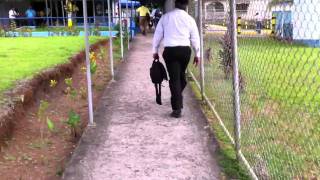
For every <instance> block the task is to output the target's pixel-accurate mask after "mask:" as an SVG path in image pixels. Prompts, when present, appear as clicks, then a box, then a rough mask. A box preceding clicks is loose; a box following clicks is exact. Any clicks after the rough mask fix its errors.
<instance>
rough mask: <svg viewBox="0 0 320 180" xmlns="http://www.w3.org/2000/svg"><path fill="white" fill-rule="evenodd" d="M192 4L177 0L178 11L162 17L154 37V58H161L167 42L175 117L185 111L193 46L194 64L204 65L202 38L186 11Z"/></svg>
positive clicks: (166, 49) (164, 53)
mask: <svg viewBox="0 0 320 180" xmlns="http://www.w3.org/2000/svg"><path fill="white" fill-rule="evenodd" d="M188 3H189V1H188V0H176V1H175V9H174V10H172V11H170V12H168V13H166V14H164V15H163V16H162V17H161V18H160V21H159V23H158V25H157V28H156V31H155V34H154V37H153V58H154V59H159V55H158V51H159V47H160V42H161V41H162V40H163V45H164V52H163V58H164V61H165V63H166V66H167V70H168V73H169V77H170V80H169V87H170V91H171V106H172V110H173V111H172V113H171V116H172V117H175V118H179V117H181V110H182V108H183V97H182V92H183V90H184V88H185V87H186V85H187V81H186V74H185V73H186V69H187V66H188V63H189V60H190V56H191V48H190V45H192V46H193V49H194V53H195V57H194V61H193V63H194V64H195V66H197V65H198V64H199V62H200V35H199V31H198V27H197V24H196V22H195V20H194V19H193V18H192V17H191V16H190V15H189V14H188V13H187V12H186V8H187V6H188Z"/></svg>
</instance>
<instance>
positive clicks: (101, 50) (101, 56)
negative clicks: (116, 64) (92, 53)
mask: <svg viewBox="0 0 320 180" xmlns="http://www.w3.org/2000/svg"><path fill="white" fill-rule="evenodd" d="M105 57H106V49H105V48H103V47H102V48H100V52H99V59H100V60H101V61H104V60H105V59H104V58H105Z"/></svg>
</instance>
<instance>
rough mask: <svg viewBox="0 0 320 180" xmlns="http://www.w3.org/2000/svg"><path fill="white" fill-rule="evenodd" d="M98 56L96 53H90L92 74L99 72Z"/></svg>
mask: <svg viewBox="0 0 320 180" xmlns="http://www.w3.org/2000/svg"><path fill="white" fill-rule="evenodd" d="M97 68H98V65H97V56H96V53H95V52H91V53H90V72H91V74H95V73H96V71H97Z"/></svg>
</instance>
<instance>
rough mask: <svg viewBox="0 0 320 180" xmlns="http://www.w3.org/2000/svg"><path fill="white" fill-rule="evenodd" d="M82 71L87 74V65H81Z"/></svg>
mask: <svg viewBox="0 0 320 180" xmlns="http://www.w3.org/2000/svg"><path fill="white" fill-rule="evenodd" d="M81 72H82V73H83V74H86V73H87V68H86V67H85V66H82V67H81Z"/></svg>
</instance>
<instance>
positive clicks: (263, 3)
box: [242, 0, 272, 20]
mask: <svg viewBox="0 0 320 180" xmlns="http://www.w3.org/2000/svg"><path fill="white" fill-rule="evenodd" d="M270 2H271V0H252V1H250V4H249V7H248V12H247V13H246V15H243V16H242V18H243V19H246V20H254V19H256V18H257V17H256V16H255V15H256V13H259V18H260V19H270V18H271V17H272V12H271V9H270V8H269V3H270Z"/></svg>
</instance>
